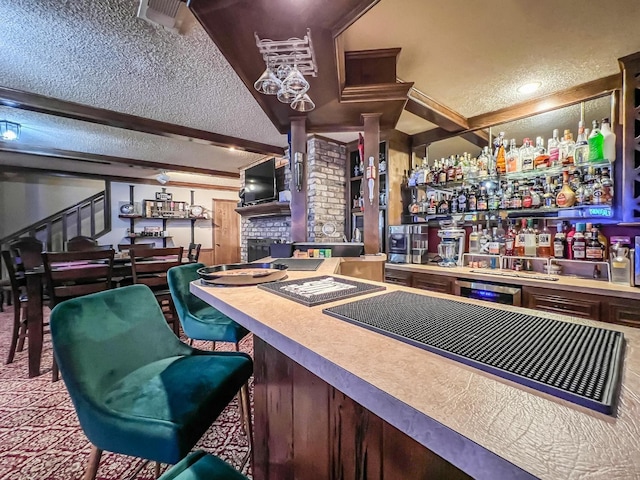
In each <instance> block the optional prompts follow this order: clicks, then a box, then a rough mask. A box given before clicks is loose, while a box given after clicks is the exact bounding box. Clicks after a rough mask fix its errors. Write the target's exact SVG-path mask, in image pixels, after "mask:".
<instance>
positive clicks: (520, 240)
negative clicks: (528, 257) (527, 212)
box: [515, 218, 527, 257]
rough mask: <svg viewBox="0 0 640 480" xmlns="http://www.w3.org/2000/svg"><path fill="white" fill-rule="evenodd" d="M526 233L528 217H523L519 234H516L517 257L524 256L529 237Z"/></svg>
mask: <svg viewBox="0 0 640 480" xmlns="http://www.w3.org/2000/svg"><path fill="white" fill-rule="evenodd" d="M526 233H527V219H526V218H523V219H522V221H521V223H520V230H518V235H517V236H516V245H515V253H516V257H524V246H525V243H526V239H527V237H526V236H525V235H526Z"/></svg>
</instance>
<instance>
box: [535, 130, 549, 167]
mask: <svg viewBox="0 0 640 480" xmlns="http://www.w3.org/2000/svg"><path fill="white" fill-rule="evenodd" d="M549 141H550V142H551V140H549ZM549 161H550V157H549V155H547V150H546V149H545V148H544V139H543V138H542V137H536V148H535V150H534V158H533V165H534V167H535V168H547V167H548V166H549V165H550V163H549Z"/></svg>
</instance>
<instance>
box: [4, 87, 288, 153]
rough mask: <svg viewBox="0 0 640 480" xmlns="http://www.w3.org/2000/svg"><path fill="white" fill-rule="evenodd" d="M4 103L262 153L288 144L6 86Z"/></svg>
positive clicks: (59, 115)
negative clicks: (161, 119)
mask: <svg viewBox="0 0 640 480" xmlns="http://www.w3.org/2000/svg"><path fill="white" fill-rule="evenodd" d="M0 105H4V106H6V107H12V108H19V109H22V110H29V111H32V112H38V113H45V114H47V115H55V116H58V117H64V118H71V119H73V120H81V121H84V122H91V123H97V124H100V125H107V126H110V127H117V128H124V129H127V130H133V131H137V132H143V133H150V134H152V135H159V136H162V137H169V138H177V139H180V140H191V141H196V142H199V143H204V144H208V145H214V146H216V147H224V148H228V147H234V148H236V149H238V150H244V151H246V152H251V153H257V154H261V155H276V156H283V155H284V152H285V149H284V147H279V146H276V145H268V144H265V143H260V142H253V141H250V140H245V139H242V138H237V137H231V136H229V135H221V134H219V133H213V132H207V131H205V130H199V129H196V128H190V127H184V126H182V125H175V124H173V123H167V122H161V121H158V120H152V119H150V118H144V117H138V116H136V115H129V114H127V113H120V112H115V111H113V110H106V109H103V108H97V107H91V106H89V105H83V104H80V103H75V102H68V101H66V100H60V99H57V98H53V97H46V96H44V95H38V94H36V93H30V92H24V91H21V90H14V89H11V88H5V87H0Z"/></svg>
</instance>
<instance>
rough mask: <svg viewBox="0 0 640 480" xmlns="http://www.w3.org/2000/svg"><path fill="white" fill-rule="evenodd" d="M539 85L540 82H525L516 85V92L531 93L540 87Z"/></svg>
mask: <svg viewBox="0 0 640 480" xmlns="http://www.w3.org/2000/svg"><path fill="white" fill-rule="evenodd" d="M540 85H542V83H540V82H530V83H525V84H524V85H520V86H519V87H518V93H533V92H535V91H536V90H538V89H539V88H540Z"/></svg>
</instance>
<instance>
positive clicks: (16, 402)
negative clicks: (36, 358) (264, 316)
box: [0, 307, 253, 480]
mask: <svg viewBox="0 0 640 480" xmlns="http://www.w3.org/2000/svg"><path fill="white" fill-rule="evenodd" d="M47 313H48V311H47ZM12 322H13V307H5V311H4V312H0V480H71V479H79V478H81V476H82V473H83V471H84V467H85V465H86V462H87V460H88V457H89V452H90V450H91V445H90V443H89V441H88V440H87V438H86V437H85V436H84V434H83V433H82V430H81V429H80V425H79V424H78V419H77V417H76V414H75V410H74V408H73V405H72V403H71V400H70V399H69V396H68V394H67V390H66V388H65V386H64V382H63V381H59V382H56V383H52V382H51V362H52V349H51V341H50V337H49V336H48V335H45V343H44V351H43V359H42V372H43V374H42V375H41V376H40V377H37V378H31V379H30V378H28V376H27V348H25V349H24V351H22V352H18V353H17V354H16V358H15V360H14V362H13V363H12V364H10V365H5V364H4V362H5V361H6V358H7V349H8V346H9V341H10V338H11V325H12ZM210 345H211V343H210V342H195V344H194V346H195V347H198V348H203V349H206V350H208V349H210V348H211V347H210ZM240 348H241V350H242V351H243V352H247V353H249V354H252V352H253V338H252V337H251V335H249V336H248V337H247V338H245V339H244V340H243V342H242V343H241V345H240ZM217 349H219V350H231V345H227V344H219V345H218V346H217ZM196 448H201V449H203V450H205V451H207V452H210V453H213V454H216V455H218V456H219V457H220V458H222V459H224V460H226V461H228V462H229V463H231V464H232V465H234V466H235V467H238V466H239V465H240V462H241V459H242V458H243V456H244V455H245V454H246V452H247V443H246V437H245V436H244V434H243V432H242V428H241V424H240V421H239V414H238V406H237V401H236V400H234V401H233V403H232V404H231V405H229V407H227V408H226V409H225V410H224V412H222V414H221V415H220V417H219V418H218V420H217V421H216V423H215V424H214V425H213V426H212V427H211V428H210V429H209V430H208V431H207V433H206V434H205V435H204V437H203V438H202V439H201V440H200V442H199V443H198V445H197V446H196ZM141 462H142V461H141V460H140V459H137V458H133V457H127V456H124V455H117V454H113V453H108V452H105V453H104V454H103V456H102V461H101V462H100V468H99V469H98V477H97V478H98V480H115V479H125V478H129V477H130V476H131V475H132V473H133V472H134V471H135V469H136V467H138V466H139V465H140V464H141ZM165 468H166V466H164V465H163V471H164V469H165ZM244 473H245V474H249V473H250V469H249V467H248V466H247V467H246V468H245V471H244ZM137 478H138V479H140V480H148V479H153V478H154V477H153V466H152V465H151V464H150V465H147V466H146V467H145V468H144V469H143V470H142V471H141V473H140V474H139V475H138V476H137Z"/></svg>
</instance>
